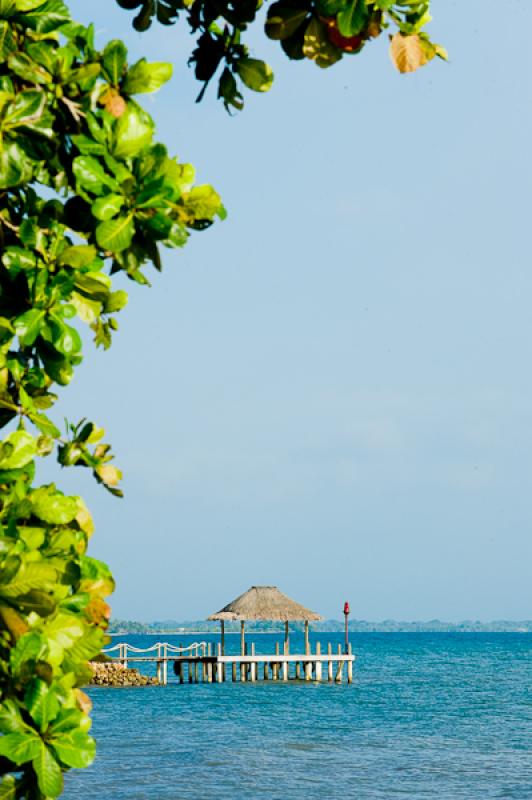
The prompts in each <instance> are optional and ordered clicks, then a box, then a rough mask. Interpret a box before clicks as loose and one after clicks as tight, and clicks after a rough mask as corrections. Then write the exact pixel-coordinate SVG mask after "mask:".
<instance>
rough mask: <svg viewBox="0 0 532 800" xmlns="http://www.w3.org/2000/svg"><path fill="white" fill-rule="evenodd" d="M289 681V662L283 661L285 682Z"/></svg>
mask: <svg viewBox="0 0 532 800" xmlns="http://www.w3.org/2000/svg"><path fill="white" fill-rule="evenodd" d="M287 680H288V661H283V681H287Z"/></svg>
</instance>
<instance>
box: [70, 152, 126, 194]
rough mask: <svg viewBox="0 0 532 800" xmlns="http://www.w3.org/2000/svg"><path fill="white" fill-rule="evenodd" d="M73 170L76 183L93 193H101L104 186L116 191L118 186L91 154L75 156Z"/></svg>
mask: <svg viewBox="0 0 532 800" xmlns="http://www.w3.org/2000/svg"><path fill="white" fill-rule="evenodd" d="M73 171H74V175H75V177H76V180H77V182H78V184H79V185H80V186H81V187H82V188H83V189H87V190H88V191H89V192H92V193H93V194H103V189H104V186H108V187H109V188H110V189H112V190H113V191H115V192H117V191H119V189H120V186H119V185H118V183H117V182H116V181H115V179H114V178H111V176H110V175H108V174H107V173H106V171H105V170H104V168H103V166H102V164H101V163H100V162H99V161H97V160H96V159H95V158H93V157H92V156H77V158H75V159H74V162H73Z"/></svg>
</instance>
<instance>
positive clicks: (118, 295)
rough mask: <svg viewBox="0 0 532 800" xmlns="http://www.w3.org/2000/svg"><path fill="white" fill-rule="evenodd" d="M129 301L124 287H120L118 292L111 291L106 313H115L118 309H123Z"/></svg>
mask: <svg viewBox="0 0 532 800" xmlns="http://www.w3.org/2000/svg"><path fill="white" fill-rule="evenodd" d="M127 303H128V296H127V292H124V290H123V289H119V290H118V291H117V292H111V294H110V295H109V297H108V299H107V301H106V303H105V313H106V314H114V313H116V312H117V311H121V310H122V309H123V308H125V307H126V306H127Z"/></svg>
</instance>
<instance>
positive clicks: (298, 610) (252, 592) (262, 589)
mask: <svg viewBox="0 0 532 800" xmlns="http://www.w3.org/2000/svg"><path fill="white" fill-rule="evenodd" d="M209 619H218V620H224V621H227V620H236V619H240V620H281V621H282V622H288V621H289V620H306V621H308V620H318V619H323V617H320V615H319V614H316V612H315V611H311V610H310V609H308V608H305V606H302V605H301V604H300V603H296V601H295V600H292V599H291V598H290V597H287V596H286V595H285V594H283V593H282V592H280V591H279V589H278V588H277V586H252V587H251V588H250V589H248V590H247V592H244V594H241V595H240V596H239V597H237V598H236V600H233V601H232V602H231V603H228V604H227V605H226V606H224V608H222V610H221V611H217V612H216V614H211V616H210V617H209Z"/></svg>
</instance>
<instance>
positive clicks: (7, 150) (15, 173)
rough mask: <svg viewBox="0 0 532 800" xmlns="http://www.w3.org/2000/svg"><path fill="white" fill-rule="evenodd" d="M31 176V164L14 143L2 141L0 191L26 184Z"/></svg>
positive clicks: (0, 150)
mask: <svg viewBox="0 0 532 800" xmlns="http://www.w3.org/2000/svg"><path fill="white" fill-rule="evenodd" d="M32 174H33V164H32V162H31V161H30V159H29V158H28V157H27V155H26V153H25V152H24V151H23V150H22V148H21V147H19V145H18V144H17V143H16V142H7V141H4V143H3V146H2V147H1V148H0V189H9V188H10V187H14V186H20V184H21V183H28V182H29V181H30V180H31V177H32Z"/></svg>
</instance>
